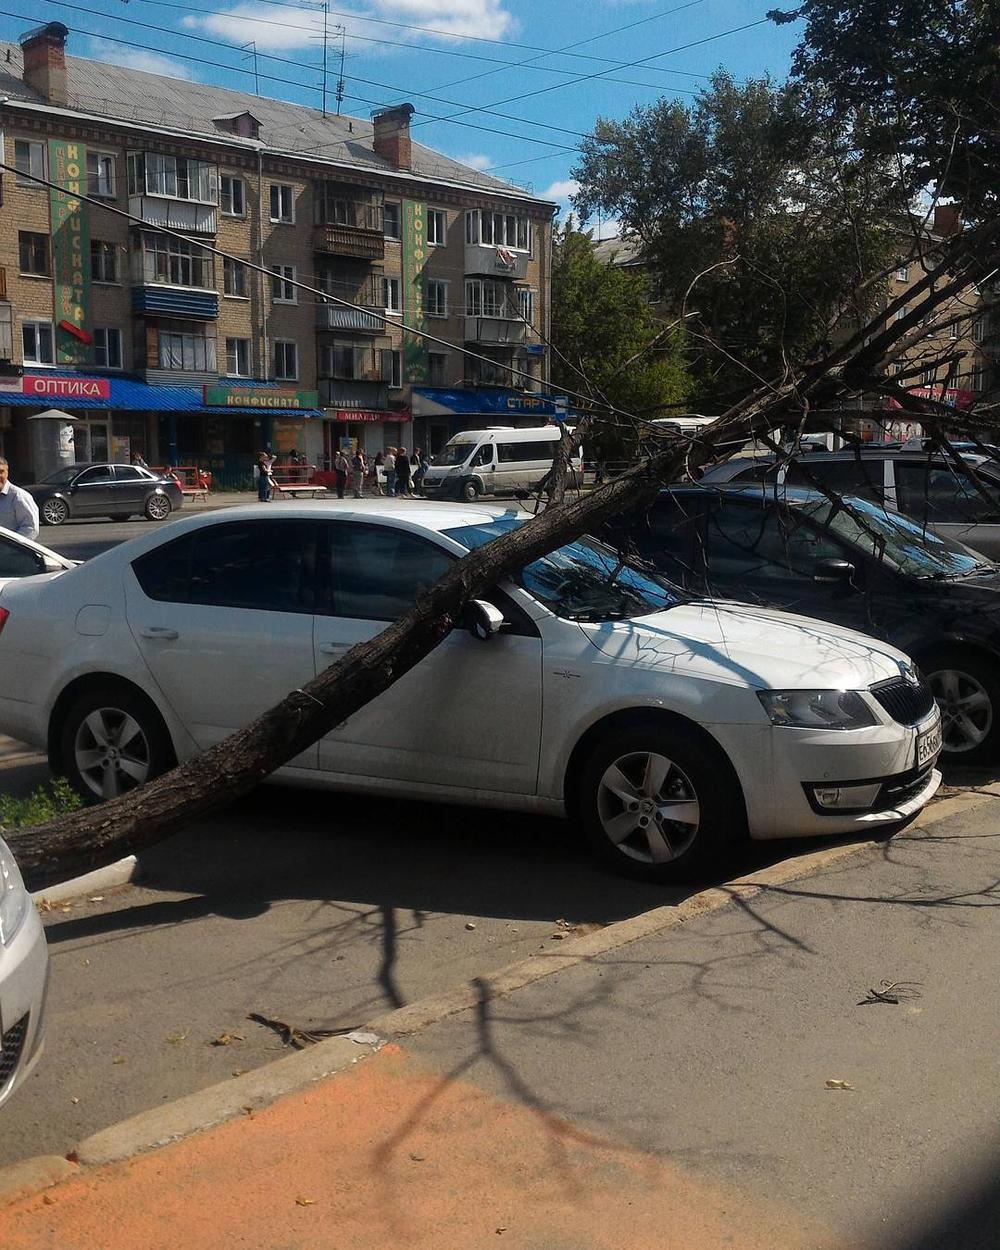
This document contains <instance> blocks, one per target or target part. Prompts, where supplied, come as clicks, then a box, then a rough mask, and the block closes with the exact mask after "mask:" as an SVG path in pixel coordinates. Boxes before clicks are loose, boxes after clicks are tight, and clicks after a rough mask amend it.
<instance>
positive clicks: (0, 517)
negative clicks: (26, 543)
mask: <svg viewBox="0 0 1000 1250" xmlns="http://www.w3.org/2000/svg"><path fill="white" fill-rule="evenodd" d="M9 475H10V466H9V465H8V463H7V461H6V460H5V459H4V458H3V457H2V456H0V529H5V530H13V531H14V533H15V534H21V535H23V537H25V538H37V537H38V505H37V504H36V503H35V501H34V499H32V497H31V496H30V495H29V494H28V492H27V491H26V490H25V489H24V487H23V486H15V485H14V483H13V482H12V481H11V480H10V476H9Z"/></svg>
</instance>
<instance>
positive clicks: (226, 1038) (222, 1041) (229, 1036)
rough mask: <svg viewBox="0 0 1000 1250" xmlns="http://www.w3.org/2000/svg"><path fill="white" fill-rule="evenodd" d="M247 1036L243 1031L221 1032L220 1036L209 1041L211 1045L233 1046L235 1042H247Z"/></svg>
mask: <svg viewBox="0 0 1000 1250" xmlns="http://www.w3.org/2000/svg"><path fill="white" fill-rule="evenodd" d="M245 1041H246V1038H245V1037H244V1036H243V1034H242V1033H220V1034H219V1036H218V1037H213V1038H212V1040H211V1042H210V1043H209V1044H210V1045H211V1046H231V1045H232V1043H233V1042H245Z"/></svg>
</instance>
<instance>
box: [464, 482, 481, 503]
mask: <svg viewBox="0 0 1000 1250" xmlns="http://www.w3.org/2000/svg"><path fill="white" fill-rule="evenodd" d="M462 498H463V499H464V500H465V502H466V503H472V502H473V501H474V500H476V499H478V498H479V483H478V482H477V481H476V480H475V478H469V480H468V481H467V482H463V483H462Z"/></svg>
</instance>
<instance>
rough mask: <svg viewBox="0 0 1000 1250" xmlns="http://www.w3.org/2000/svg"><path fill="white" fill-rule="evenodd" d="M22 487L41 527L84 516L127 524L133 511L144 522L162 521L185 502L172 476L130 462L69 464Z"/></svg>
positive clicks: (60, 523)
mask: <svg viewBox="0 0 1000 1250" xmlns="http://www.w3.org/2000/svg"><path fill="white" fill-rule="evenodd" d="M26 489H27V490H28V491H30V492H31V495H32V498H33V499H34V501H35V503H36V504H38V514H39V517H40V519H41V522H42V524H43V525H62V523H63V522H64V521H67V520H68V519H69V518H70V517H84V516H87V517H92V516H109V517H110V518H111V519H112V521H127V520H128V519H129V517H130V516H135V515H136V514H137V513H141V514H142V515H143V516H144V517H145V518H146V519H147V520H148V521H165V520H166V519H167V517H168V516H169V515H170V513H171V512H172V511H173V509H174V508H179V507H180V506H181V504H183V502H184V495H183V494H182V492H181V488H180V486H179V485H178V483H177V480H176V478H173V477H170V476H162V477H161V476H160V475H158V474H156V473H153V472H151V470H149V469H141V468H139V466H138V465H134V464H71V465H67V466H66V468H64V469H56V471H55V473H50V474H49V476H48V477H46V478H43V479H42V480H41V481H40V482H38V483H36V484H34V485H31V486H28V487H26Z"/></svg>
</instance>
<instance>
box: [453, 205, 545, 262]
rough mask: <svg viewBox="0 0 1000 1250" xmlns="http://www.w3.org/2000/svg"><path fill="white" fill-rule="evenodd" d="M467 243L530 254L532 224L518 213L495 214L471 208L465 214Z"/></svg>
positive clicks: (486, 210) (482, 209) (483, 209)
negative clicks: (490, 245) (511, 249)
mask: <svg viewBox="0 0 1000 1250" xmlns="http://www.w3.org/2000/svg"><path fill="white" fill-rule="evenodd" d="M465 241H466V243H486V244H492V246H493V247H506V248H513V249H514V250H515V251H519V252H530V251H531V222H530V221H529V220H528V218H527V217H524V216H521V215H520V214H518V213H494V212H491V211H490V210H489V209H485V208H470V209H469V210H468V211H467V212H466V214H465Z"/></svg>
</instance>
